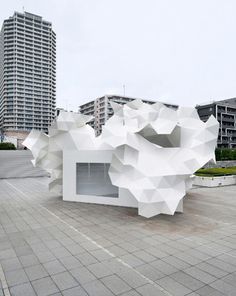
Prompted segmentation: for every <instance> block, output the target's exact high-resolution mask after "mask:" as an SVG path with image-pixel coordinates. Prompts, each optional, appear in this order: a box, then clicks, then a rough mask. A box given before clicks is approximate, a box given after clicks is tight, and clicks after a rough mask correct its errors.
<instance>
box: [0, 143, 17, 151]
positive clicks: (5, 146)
mask: <svg viewBox="0 0 236 296" xmlns="http://www.w3.org/2000/svg"><path fill="white" fill-rule="evenodd" d="M0 150H16V147H15V145H14V144H12V143H8V142H5V143H0Z"/></svg>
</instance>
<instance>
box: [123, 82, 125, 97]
mask: <svg viewBox="0 0 236 296" xmlns="http://www.w3.org/2000/svg"><path fill="white" fill-rule="evenodd" d="M123 93H124V97H125V84H123Z"/></svg>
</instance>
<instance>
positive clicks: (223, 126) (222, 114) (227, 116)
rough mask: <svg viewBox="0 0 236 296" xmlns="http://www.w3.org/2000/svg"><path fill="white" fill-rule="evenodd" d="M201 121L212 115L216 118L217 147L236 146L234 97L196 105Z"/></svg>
mask: <svg viewBox="0 0 236 296" xmlns="http://www.w3.org/2000/svg"><path fill="white" fill-rule="evenodd" d="M196 108H197V111H198V114H199V116H200V118H201V120H202V121H204V122H205V121H207V119H208V118H209V117H210V116H211V115H214V116H215V118H216V119H217V120H218V122H219V124H220V127H219V135H218V141H217V147H218V148H236V98H232V99H228V100H221V101H213V102H209V103H206V104H202V105H197V106H196Z"/></svg>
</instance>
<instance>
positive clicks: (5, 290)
mask: <svg viewBox="0 0 236 296" xmlns="http://www.w3.org/2000/svg"><path fill="white" fill-rule="evenodd" d="M0 281H1V282H2V288H3V293H4V295H5V296H10V295H11V294H10V291H9V287H8V285H7V281H6V278H5V274H4V272H3V269H2V265H1V264H0Z"/></svg>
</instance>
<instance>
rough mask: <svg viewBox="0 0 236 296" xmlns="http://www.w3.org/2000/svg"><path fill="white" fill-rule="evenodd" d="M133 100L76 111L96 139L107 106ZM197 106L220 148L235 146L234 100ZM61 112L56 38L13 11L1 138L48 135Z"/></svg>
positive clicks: (36, 19) (4, 40)
mask: <svg viewBox="0 0 236 296" xmlns="http://www.w3.org/2000/svg"><path fill="white" fill-rule="evenodd" d="M135 99H137V98H132V97H128V96H119V95H104V96H102V97H99V98H97V99H95V100H91V101H89V102H88V103H85V104H82V105H80V106H79V110H78V112H80V113H82V114H86V115H92V116H94V119H93V120H92V121H91V122H90V123H89V124H90V125H91V126H92V127H93V128H94V130H95V134H96V135H97V136H98V135H100V134H101V132H102V126H103V125H104V124H105V122H106V121H107V120H108V119H109V118H110V117H111V116H112V115H113V110H112V107H111V104H110V102H115V103H118V104H122V105H123V104H126V103H128V102H130V101H133V100H135ZM143 101H144V102H145V103H148V104H154V103H155V102H156V101H153V100H143ZM163 104H164V105H166V106H167V107H169V108H172V109H177V108H178V106H177V105H173V104H168V103H163ZM196 108H197V110H198V114H199V116H200V118H201V119H202V120H203V121H206V120H207V119H208V118H209V116H210V115H214V116H215V117H216V119H217V120H218V122H219V123H220V128H219V136H218V142H217V145H218V148H236V98H232V99H228V100H221V101H217V102H214V101H213V102H210V103H207V104H201V105H197V106H196ZM61 111H65V110H64V109H63V108H56V34H55V33H54V31H53V30H52V24H51V23H50V22H48V21H46V20H44V19H43V18H42V17H41V16H38V15H35V14H32V13H29V12H24V13H19V12H15V13H14V15H13V16H11V17H9V18H8V19H6V20H5V21H4V22H3V25H2V29H1V31H0V139H1V141H2V139H4V137H5V140H6V139H7V137H13V138H16V139H17V143H18V144H17V146H19V145H20V144H19V143H22V141H23V140H24V139H25V137H26V136H27V135H28V133H29V131H30V130H32V129H37V130H41V131H44V132H46V133H47V131H48V127H49V126H50V125H51V123H52V121H53V120H54V118H56V117H57V116H58V115H59V114H60V112H61Z"/></svg>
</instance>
